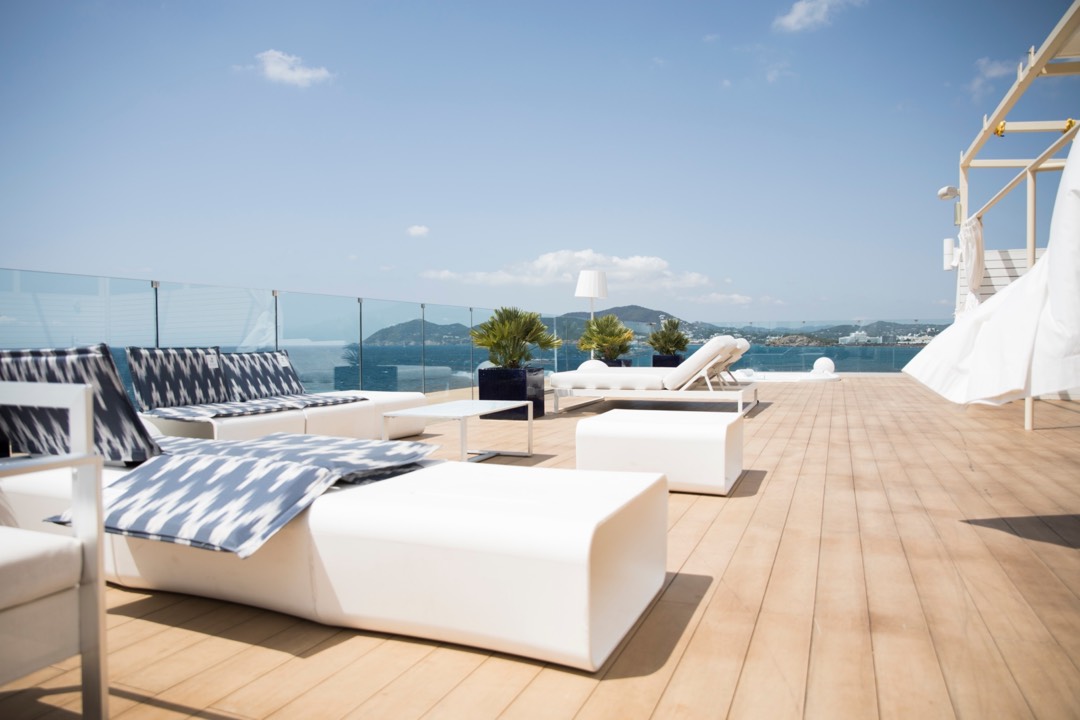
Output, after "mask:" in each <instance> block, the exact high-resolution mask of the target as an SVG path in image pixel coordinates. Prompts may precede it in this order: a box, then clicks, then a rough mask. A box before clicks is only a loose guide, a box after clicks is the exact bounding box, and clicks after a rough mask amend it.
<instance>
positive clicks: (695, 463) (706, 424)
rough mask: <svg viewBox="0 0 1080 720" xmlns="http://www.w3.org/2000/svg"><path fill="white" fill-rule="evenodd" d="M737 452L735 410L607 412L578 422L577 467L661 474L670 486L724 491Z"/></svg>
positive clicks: (732, 477)
mask: <svg viewBox="0 0 1080 720" xmlns="http://www.w3.org/2000/svg"><path fill="white" fill-rule="evenodd" d="M742 456H743V418H742V415H739V414H737V413H718V412H703V411H687V410H609V411H608V412H606V413H604V414H603V415H597V416H596V417H591V418H585V419H583V420H581V421H579V422H578V425H577V467H578V469H579V470H634V471H639V472H640V471H648V472H662V473H664V474H665V475H667V479H668V489H669V490H680V491H683V492H694V493H706V494H710V495H727V494H728V492H729V491H730V490H731V488H732V486H733V485H735V481H736V480H738V479H739V475H741V474H742V469H743V467H742Z"/></svg>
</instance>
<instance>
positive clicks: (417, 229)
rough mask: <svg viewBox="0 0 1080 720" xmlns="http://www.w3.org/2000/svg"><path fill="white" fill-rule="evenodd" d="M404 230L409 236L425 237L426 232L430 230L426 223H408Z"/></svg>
mask: <svg viewBox="0 0 1080 720" xmlns="http://www.w3.org/2000/svg"><path fill="white" fill-rule="evenodd" d="M405 232H406V234H408V236H409V237H427V234H428V233H429V232H431V228H429V227H428V226H427V225H410V226H409V227H407V228H405Z"/></svg>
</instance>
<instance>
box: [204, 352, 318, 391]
mask: <svg viewBox="0 0 1080 720" xmlns="http://www.w3.org/2000/svg"><path fill="white" fill-rule="evenodd" d="M221 358H222V361H223V363H224V366H225V378H226V380H227V381H228V385H229V392H230V394H231V397H232V399H233V400H241V401H242V400H254V399H258V398H265V397H274V396H277V395H302V394H304V385H303V383H301V382H300V378H299V377H298V376H297V374H296V370H294V369H293V366H292V362H291V361H290V360H289V353H288V352H286V351H284V350H278V351H276V352H249V353H225V354H223V355H222V356H221Z"/></svg>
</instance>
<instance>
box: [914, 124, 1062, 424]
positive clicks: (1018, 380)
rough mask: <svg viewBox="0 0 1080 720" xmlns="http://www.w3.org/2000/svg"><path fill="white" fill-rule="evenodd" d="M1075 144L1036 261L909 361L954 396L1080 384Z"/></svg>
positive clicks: (994, 398)
mask: <svg viewBox="0 0 1080 720" xmlns="http://www.w3.org/2000/svg"><path fill="white" fill-rule="evenodd" d="M1077 138H1078V139H1080V135H1078V136H1077ZM1077 145H1078V140H1077V139H1074V140H1073V143H1072V147H1071V149H1070V152H1069V159H1068V161H1067V162H1066V164H1065V169H1064V170H1063V171H1062V174H1061V185H1060V187H1059V188H1058V193H1057V199H1056V200H1055V202H1054V213H1053V216H1052V218H1051V220H1050V240H1049V242H1048V243H1047V247H1046V250H1045V251H1044V252H1043V255H1042V257H1041V258H1040V259H1039V261H1038V262H1037V263H1035V267H1033V268H1032V269H1031V270H1029V271H1028V272H1027V273H1026V274H1024V275H1023V276H1022V277H1020V278H1019V279H1017V280H1016V281H1015V282H1013V283H1012V284H1010V285H1009V286H1008V287H1006V288H1004V289H1002V290H1001V291H1000V292H998V293H997V294H996V295H994V296H993V297H991V298H990V299H989V300H987V301H986V302H984V303H982V304H981V305H978V306H977V307H975V308H974V309H971V310H969V311H966V312H963V313H961V314H960V315H959V316H958V317H957V318H956V322H954V323H953V324H952V325H951V326H950V327H949V328H947V329H946V330H945V331H944V332H942V333H941V334H940V335H938V336H937V337H936V338H934V340H933V341H931V342H930V343H929V344H928V345H927V346H926V347H925V348H923V350H922V351H921V352H920V353H919V354H918V355H916V356H915V357H914V358H912V360H911V362H909V363H908V364H907V365H906V366H905V367H904V372H906V373H908V374H909V375H911V376H912V377H914V378H915V379H917V380H919V381H920V382H922V383H923V384H924V385H926V386H927V387H929V388H930V389H932V390H934V391H935V392H937V393H938V394H940V395H942V396H943V397H945V398H947V399H948V400H951V401H953V402H956V403H972V402H987V403H994V404H1001V403H1006V402H1010V401H1012V400H1017V399H1020V398H1024V397H1030V396H1036V395H1043V394H1049V393H1056V392H1060V391H1062V390H1070V389H1073V388H1076V387H1080V150H1077V149H1076V148H1077ZM961 234H963V230H962V231H961Z"/></svg>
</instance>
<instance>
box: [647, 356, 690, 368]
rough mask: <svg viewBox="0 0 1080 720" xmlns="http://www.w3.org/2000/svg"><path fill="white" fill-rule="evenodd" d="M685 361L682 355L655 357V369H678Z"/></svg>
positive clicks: (653, 364) (653, 362)
mask: <svg viewBox="0 0 1080 720" xmlns="http://www.w3.org/2000/svg"><path fill="white" fill-rule="evenodd" d="M682 361H683V357H682V355H653V356H652V366H653V367H678V366H679V363H681V362H682Z"/></svg>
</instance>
